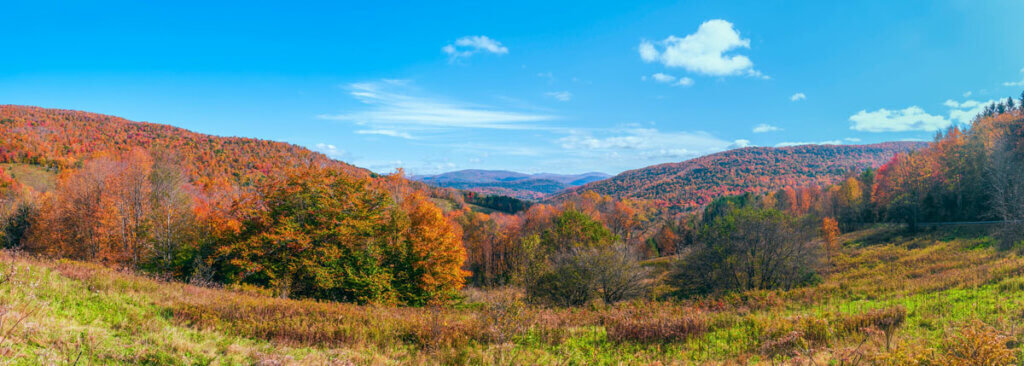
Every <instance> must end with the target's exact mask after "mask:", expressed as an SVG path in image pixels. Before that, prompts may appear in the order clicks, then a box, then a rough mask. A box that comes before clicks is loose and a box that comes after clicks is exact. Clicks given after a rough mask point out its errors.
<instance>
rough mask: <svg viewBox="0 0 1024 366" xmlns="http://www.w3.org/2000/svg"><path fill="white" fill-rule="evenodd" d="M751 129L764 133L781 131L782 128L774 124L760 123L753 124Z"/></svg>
mask: <svg viewBox="0 0 1024 366" xmlns="http://www.w3.org/2000/svg"><path fill="white" fill-rule="evenodd" d="M753 131H754V133H765V132H774V131H782V129H781V128H778V127H776V126H772V125H769V124H767V123H762V124H759V125H757V126H754V130H753Z"/></svg>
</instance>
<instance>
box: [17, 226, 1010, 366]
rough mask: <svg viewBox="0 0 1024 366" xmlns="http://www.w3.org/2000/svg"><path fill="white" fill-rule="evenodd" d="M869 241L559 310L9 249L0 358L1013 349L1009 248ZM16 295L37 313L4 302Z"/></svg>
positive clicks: (760, 355)
mask: <svg viewBox="0 0 1024 366" xmlns="http://www.w3.org/2000/svg"><path fill="white" fill-rule="evenodd" d="M876 237H883V236H880V235H876ZM847 240H850V239H849V237H848V238H847ZM878 240H881V241H882V243H878V244H872V245H865V246H860V245H851V246H848V247H846V248H845V249H844V250H843V251H842V253H841V254H840V255H839V256H838V257H837V258H836V265H835V267H834V268H833V271H831V273H832V274H831V275H830V276H828V277H827V278H826V279H825V280H824V282H823V283H821V284H819V285H816V286H813V287H808V288H798V289H793V290H788V291H785V290H779V291H751V292H746V293H739V294H731V295H724V296H719V297H712V298H702V299H692V300H688V301H681V302H674V301H650V300H646V301H635V302H627V303H622V304H618V305H616V306H600V305H593V306H587V307H581V308H567V309H566V308H546V307H539V306H535V305H531V304H528V303H526V302H524V301H523V296H522V292H521V291H518V290H516V289H498V290H487V291H484V290H467V291H466V292H465V293H464V296H465V299H464V301H463V303H462V304H460V305H456V306H448V307H426V308H402V307H385V306H358V305H351V304H339V303H330V302H318V301H310V300H290V299H279V298H272V297H268V296H267V295H266V294H265V293H263V292H261V291H259V290H256V289H246V288H238V289H216V288H204V287H196V286H191V285H186V284H181V283H174V282H165V281H161V280H158V279H153V278H148V277H145V276H139V275H136V274H131V273H125V272H119V271H116V270H112V269H108V268H105V267H102V266H100V265H96V264H90V263H81V262H71V261H50V260H40V259H33V258H27V257H18V258H16V259H13V262H10V263H8V264H6V265H0V269H8V270H9V269H10V268H17V273H21V275H19V277H20V278H21V281H23V282H22V283H25V284H30V285H32V284H34V286H17V287H12V286H3V285H0V301H4V302H0V304H3V306H5V308H4V309H9V310H7V312H6V313H3V314H5V315H4V316H6V317H7V318H10V317H11V316H14V315H15V314H19V315H17V316H21V317H23V318H24V321H22V322H20V323H18V325H17V326H14V327H4V328H0V337H3V334H2V332H3V330H4V329H14V330H13V331H8V332H9V333H10V336H8V337H7V338H8V339H10V340H8V341H6V342H3V341H0V352H6V353H5V355H7V356H8V357H10V355H15V356H14V357H18V358H17V359H18V360H29V359H31V360H37V361H38V360H42V361H39V362H42V363H54V364H62V363H73V360H75V359H76V358H80V359H81V360H82V361H81V362H82V363H85V364H93V363H147V362H148V363H156V364H195V363H199V364H208V363H214V364H346V363H355V364H388V363H413V364H436V363H444V364H553V363H558V364H564V363H579V364H591V363H596V364H649V363H663V364H664V363H669V364H671V363H705V362H730V361H731V362H738V363H752V364H758V363H766V364H767V363H792V364H810V363H815V364H837V365H853V364H893V365H901V364H920V362H926V361H931V362H933V363H932V364H935V362H938V361H939V360H944V361H943V362H945V364H971V363H972V362H975V361H977V362H982V364H984V363H985V362H987V364H1000V363H1001V362H1006V361H1008V360H1016V357H1018V354H1019V352H1020V350H1021V346H1020V340H1021V333H1022V331H1024V327H1022V326H1020V324H1024V276H1022V275H1021V274H1022V273H1024V260H1022V258H1020V257H1019V256H1018V255H1017V254H1015V253H1012V252H998V251H996V250H994V249H992V248H990V247H989V244H988V243H989V242H990V239H989V238H987V237H985V236H962V235H954V234H950V233H944V232H936V233H931V234H927V235H924V236H918V237H915V238H892V239H890V240H891V242H885V239H878ZM5 258H8V259H10V256H5ZM27 304H38V308H39V311H37V312H33V313H27V312H25V311H22V310H18V309H20V308H21V307H24V306H26V305H27ZM26 314H27V315H26ZM5 324H13V323H5ZM29 339H32V340H33V341H32V342H31V343H26V340H29ZM5 347H6V348H5ZM946 361H948V362H946ZM33 362H36V361H32V362H28V363H33ZM37 363H38V362H37Z"/></svg>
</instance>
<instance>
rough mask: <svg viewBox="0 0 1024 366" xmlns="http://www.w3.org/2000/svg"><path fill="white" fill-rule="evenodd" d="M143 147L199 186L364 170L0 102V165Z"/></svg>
mask: <svg viewBox="0 0 1024 366" xmlns="http://www.w3.org/2000/svg"><path fill="white" fill-rule="evenodd" d="M135 148H145V149H148V150H151V151H156V152H158V153H160V154H169V155H171V156H172V157H173V158H174V159H177V160H180V165H181V166H182V168H183V169H185V170H186V172H187V173H188V174H189V175H190V176H191V177H192V179H193V180H194V181H196V182H197V183H200V184H209V183H215V184H224V183H233V184H237V185H240V186H249V185H252V184H254V183H256V182H257V181H259V180H260V179H262V178H263V177H265V176H267V175H270V174H272V173H276V172H280V171H282V170H284V169H285V168H288V167H294V166H299V165H304V164H313V165H318V166H324V167H331V168H337V169H341V170H343V171H345V172H347V173H349V174H352V175H356V176H368V175H369V174H370V172H369V171H367V170H365V169H361V168H357V167H355V166H352V165H349V164H346V163H343V162H340V161H337V160H333V159H330V158H328V157H327V156H325V155H323V154H320V153H317V152H313V151H310V150H309V149H306V148H304V147H301V146H297V145H293V144H288V143H283V142H276V141H268V140H259V139H253V138H242V137H220V136H212V135H206V134H201V133H196V132H192V131H189V130H185V129H182V128H177V127H173V126H168V125H161V124H155V123H148V122H134V121H129V120H126V119H124V118H119V117H113V116H108V115H102V114H96V113H89V112H81V111H72V110H64V109H47V108H40V107H31V106H16V105H0V163H29V164H37V165H43V166H49V167H56V168H65V167H74V166H75V165H76V164H78V163H80V162H81V161H82V160H83V159H86V158H88V157H89V156H90V155H93V154H96V153H101V152H112V151H122V152H123V151H128V150H131V149H135Z"/></svg>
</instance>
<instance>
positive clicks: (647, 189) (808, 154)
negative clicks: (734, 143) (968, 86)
mask: <svg viewBox="0 0 1024 366" xmlns="http://www.w3.org/2000/svg"><path fill="white" fill-rule="evenodd" d="M924 146H926V143H923V142H886V143H880V144H873V145H801V146H790V147H777V148H776V147H747V148H742V149H736V150H729V151H724V152H720V153H716V154H711V155H707V156H702V157H699V158H695V159H691V160H687V161H684V162H679V163H667V164H660V165H654V166H649V167H646V168H641V169H635V170H630V171H626V172H623V173H621V174H619V175H616V176H614V177H611V178H609V179H605V180H602V181H597V182H592V183H589V184H586V185H583V186H579V187H576V188H573V189H571V190H568V191H566V192H562V193H560V194H559V195H556V196H554V197H552V198H551V200H559V199H561V198H562V197H564V196H565V195H566V194H569V193H571V192H577V193H578V192H584V191H594V192H597V193H601V194H607V195H611V196H613V197H617V198H643V199H652V200H656V201H660V202H661V203H663V204H666V205H669V206H675V207H679V208H683V209H689V208H695V207H699V206H701V205H703V204H706V203H708V202H710V201H711V200H712V199H714V198H715V197H720V196H724V195H735V194H742V193H746V192H756V193H760V192H766V191H769V190H775V189H780V188H783V187H786V186H803V185H810V184H828V183H835V182H836V181H838V179H839V178H841V177H843V175H845V174H847V173H849V172H851V171H859V170H862V169H865V168H870V167H878V166H881V165H882V164H885V163H886V162H887V161H889V159H890V158H891V157H892V156H893V155H895V154H896V153H899V152H905V151H910V150H915V149H918V148H921V147H924Z"/></svg>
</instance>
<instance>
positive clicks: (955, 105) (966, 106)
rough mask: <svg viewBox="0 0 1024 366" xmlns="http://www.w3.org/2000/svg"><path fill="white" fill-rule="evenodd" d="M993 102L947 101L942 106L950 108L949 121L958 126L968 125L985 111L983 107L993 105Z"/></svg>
mask: <svg viewBox="0 0 1024 366" xmlns="http://www.w3.org/2000/svg"><path fill="white" fill-rule="evenodd" d="M994 102H995V100H989V101H987V102H979V101H976V100H967V101H964V102H962V103H961V102H957V101H955V100H952V99H950V100H947V101H946V102H945V103H942V104H943V105H945V106H947V107H949V108H950V110H949V119H950V120H951V121H954V122H958V123H960V124H969V123H971V120H973V119H974V117H975V116H977V115H979V114H981V112H983V111H984V110H985V106H987V105H989V104H992V103H994Z"/></svg>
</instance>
